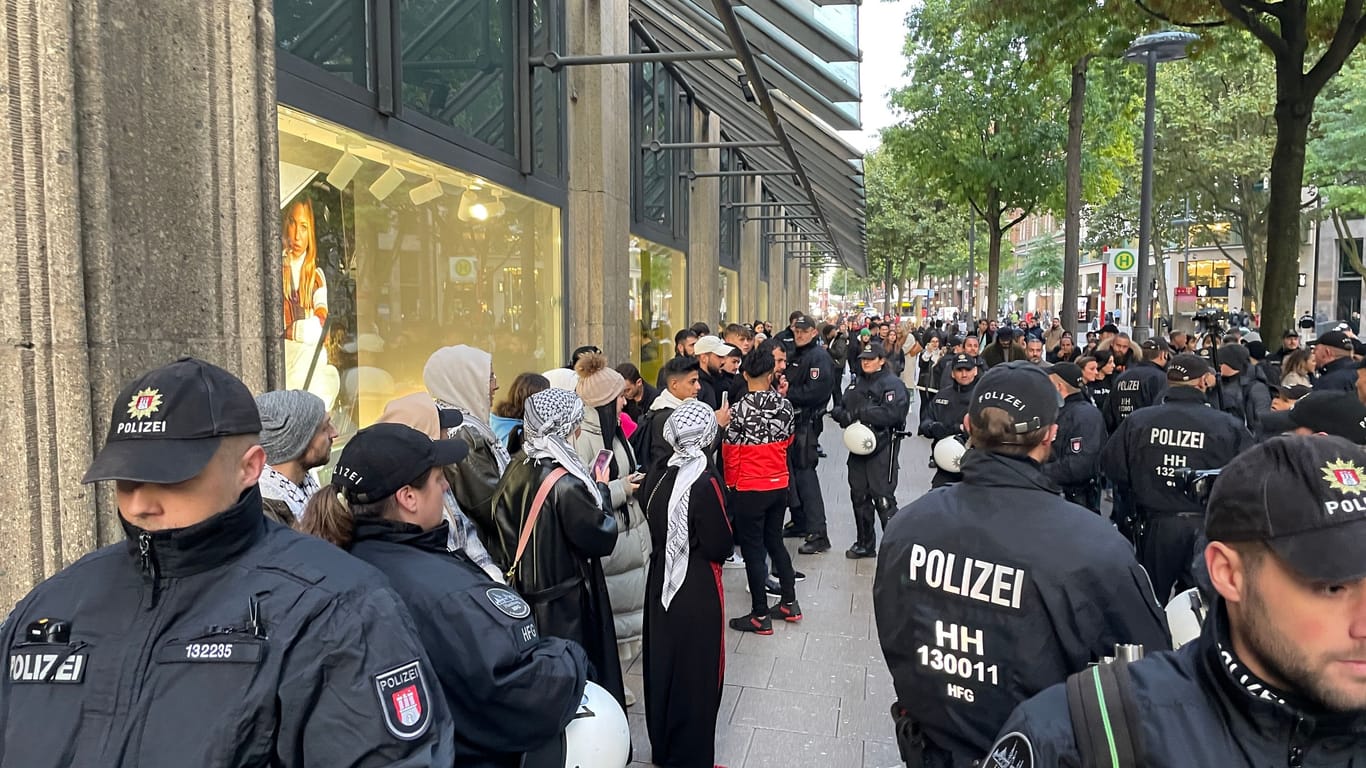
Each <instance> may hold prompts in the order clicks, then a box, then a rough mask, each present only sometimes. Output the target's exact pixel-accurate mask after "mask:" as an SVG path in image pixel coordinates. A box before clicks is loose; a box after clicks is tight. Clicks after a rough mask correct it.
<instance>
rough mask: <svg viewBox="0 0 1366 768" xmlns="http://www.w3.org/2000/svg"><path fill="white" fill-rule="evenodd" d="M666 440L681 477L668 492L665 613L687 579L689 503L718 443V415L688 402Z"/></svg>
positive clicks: (678, 412) (672, 421)
mask: <svg viewBox="0 0 1366 768" xmlns="http://www.w3.org/2000/svg"><path fill="white" fill-rule="evenodd" d="M664 439H665V441H667V442H668V443H669V445H671V446H673V449H674V455H673V456H672V457H670V459H669V466H671V467H678V477H677V478H676V479H675V480H674V487H673V490H672V491H671V492H670V493H669V529H668V533H667V535H666V540H665V543H664V594H663V599H662V600H661V602H662V603H663V605H664V610H666V611H667V610H669V603H671V602H673V599H674V595H675V594H676V593H677V592H678V590H679V588H681V587H682V586H683V580H684V579H686V578H687V576H688V504H689V502H690V501H691V498H692V486H693V483H695V482H697V479H698V478H700V477H701V476H702V473H703V472H705V471H706V470H707V448H709V447H711V444H712V443H713V442H714V441H715V440H716V414H715V413H713V412H712V409H711V406H709V405H707V404H706V403H703V402H701V401H700V400H685V401H683V403H682V404H681V405H679V406H678V407H677V408H675V409H674V412H673V413H672V414H670V416H669V420H668V421H667V422H665V423H664Z"/></svg>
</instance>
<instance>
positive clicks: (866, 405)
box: [834, 368, 911, 461]
mask: <svg viewBox="0 0 1366 768" xmlns="http://www.w3.org/2000/svg"><path fill="white" fill-rule="evenodd" d="M842 402H843V404H842V405H841V407H839V408H836V409H835V413H834V417H835V421H836V423H838V424H839V425H840V426H841V427H847V426H849V425H850V424H853V423H854V422H856V421H858V422H862V423H863V425H864V426H866V427H868V428H869V429H871V430H873V434H875V435H877V450H878V451H881V450H882V449H883V448H886V447H888V446H890V445H891V444H892V437H893V436H892V431H893V430H897V429H901V428H903V427H904V426H905V425H906V414H907V412H909V411H910V409H911V396H910V393H909V392H908V391H907V390H906V385H905V384H903V383H901V379H899V378H897V377H896V375H895V374H893V373H892V372H891V371H889V370H887V369H886V368H882V369H881V370H879V371H878V372H877V373H874V374H873V375H872V376H860V377H858V378H856V379H854V383H853V384H851V385H850V386H849V389H847V390H845V392H844V398H843V401H842ZM867 458H868V457H867V456H859V455H857V454H854V453H850V454H849V460H850V461H855V460H866V459H867Z"/></svg>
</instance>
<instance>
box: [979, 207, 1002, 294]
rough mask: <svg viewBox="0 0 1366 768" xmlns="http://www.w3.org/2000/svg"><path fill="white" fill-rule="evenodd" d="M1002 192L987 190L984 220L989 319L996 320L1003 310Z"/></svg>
mask: <svg viewBox="0 0 1366 768" xmlns="http://www.w3.org/2000/svg"><path fill="white" fill-rule="evenodd" d="M1003 213H1004V212H1003V211H1002V210H1001V191H1000V190H999V189H996V188H994V187H993V188H991V189H988V190H987V195H986V206H985V208H984V212H983V216H982V219H983V220H984V221H985V222H986V225H987V235H988V238H987V281H988V283H989V288H990V290H989V291H988V292H987V317H988V318H991V319H992V320H995V319H996V318H998V317H1000V316H1001V314H1000V309H1001V238H1002V235H1004V234H1005V228H1004V227H1002V226H1001V215H1002V214H1003Z"/></svg>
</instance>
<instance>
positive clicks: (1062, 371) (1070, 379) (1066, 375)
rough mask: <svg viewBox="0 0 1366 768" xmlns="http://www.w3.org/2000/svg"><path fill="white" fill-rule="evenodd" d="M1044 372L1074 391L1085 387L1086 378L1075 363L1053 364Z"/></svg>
mask: <svg viewBox="0 0 1366 768" xmlns="http://www.w3.org/2000/svg"><path fill="white" fill-rule="evenodd" d="M1044 370H1046V371H1048V372H1049V373H1051V374H1053V375H1054V376H1057V377H1058V378H1060V379H1062V380H1063V383H1065V384H1067V385H1068V386H1070V387H1074V388H1076V389H1081V388H1082V387H1084V386H1086V377H1085V376H1084V375H1082V372H1081V367H1080V366H1078V365H1077V364H1076V363H1066V362H1063V363H1054V364H1052V365H1050V366H1049V367H1048V368H1045V369H1044Z"/></svg>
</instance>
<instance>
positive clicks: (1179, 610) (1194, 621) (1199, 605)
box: [1167, 587, 1205, 650]
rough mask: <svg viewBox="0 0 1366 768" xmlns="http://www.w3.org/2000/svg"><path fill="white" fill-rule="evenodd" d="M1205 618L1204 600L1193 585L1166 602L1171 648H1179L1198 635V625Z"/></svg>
mask: <svg viewBox="0 0 1366 768" xmlns="http://www.w3.org/2000/svg"><path fill="white" fill-rule="evenodd" d="M1204 620H1205V600H1204V598H1202V597H1201V596H1200V590H1198V589H1196V588H1195V587H1191V588H1190V589H1188V590H1186V591H1185V592H1182V593H1181V594H1179V595H1177V596H1175V597H1173V598H1172V601H1171V602H1170V603H1167V626H1168V627H1170V628H1171V631H1172V650H1175V649H1177V648H1180V647H1181V646H1183V645H1185V644H1186V643H1189V642H1191V641H1193V640H1195V638H1197V637H1199V636H1200V625H1201V624H1202V623H1204Z"/></svg>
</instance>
